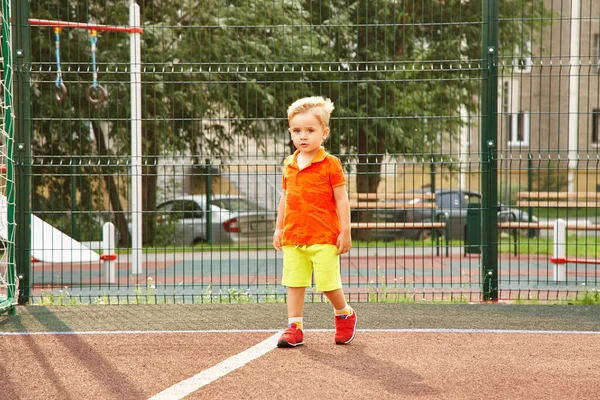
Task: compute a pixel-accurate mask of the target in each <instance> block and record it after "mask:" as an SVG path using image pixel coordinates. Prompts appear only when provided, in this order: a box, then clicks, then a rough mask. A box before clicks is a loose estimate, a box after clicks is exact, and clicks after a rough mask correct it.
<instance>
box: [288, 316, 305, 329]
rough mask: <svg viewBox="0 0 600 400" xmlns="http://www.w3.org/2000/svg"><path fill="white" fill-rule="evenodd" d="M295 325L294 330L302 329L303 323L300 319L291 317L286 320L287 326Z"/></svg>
mask: <svg viewBox="0 0 600 400" xmlns="http://www.w3.org/2000/svg"><path fill="white" fill-rule="evenodd" d="M291 324H296V328H298V329H303V328H304V322H303V321H302V317H292V318H288V325H291Z"/></svg>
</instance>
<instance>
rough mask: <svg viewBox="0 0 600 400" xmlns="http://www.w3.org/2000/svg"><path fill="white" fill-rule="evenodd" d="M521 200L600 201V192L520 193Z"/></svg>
mask: <svg viewBox="0 0 600 400" xmlns="http://www.w3.org/2000/svg"><path fill="white" fill-rule="evenodd" d="M517 197H518V198H519V199H537V200H563V199H578V200H600V192H574V193H569V192H519V194H518V195H517Z"/></svg>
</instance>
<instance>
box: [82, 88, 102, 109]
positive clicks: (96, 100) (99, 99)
mask: <svg viewBox="0 0 600 400" xmlns="http://www.w3.org/2000/svg"><path fill="white" fill-rule="evenodd" d="M94 92H98V93H99V96H98V97H97V98H94V97H93V96H92V94H93V93H94ZM106 95H107V94H106V89H104V87H103V86H102V85H98V86H94V85H90V87H89V88H88V90H86V92H85V97H87V99H88V101H89V102H90V103H91V104H93V105H97V104H100V103H102V102H103V101H104V100H106Z"/></svg>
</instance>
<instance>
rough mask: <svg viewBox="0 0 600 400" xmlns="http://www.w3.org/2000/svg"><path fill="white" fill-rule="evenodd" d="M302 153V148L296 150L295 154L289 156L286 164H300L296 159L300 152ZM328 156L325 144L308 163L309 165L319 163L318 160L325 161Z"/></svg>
mask: <svg viewBox="0 0 600 400" xmlns="http://www.w3.org/2000/svg"><path fill="white" fill-rule="evenodd" d="M299 153H300V150H296V151H295V152H294V154H292V155H291V156H289V157H288V158H287V159H286V160H285V165H291V166H296V167H297V166H298V163H297V162H296V159H297V157H298V154H299ZM326 157H327V152H326V151H325V148H324V147H323V146H321V148H320V149H319V151H318V152H317V154H315V156H314V157H313V159H312V160H311V161H310V162H309V163H308V165H310V164H313V163H317V162H321V161H323V160H324V159H325V158H326Z"/></svg>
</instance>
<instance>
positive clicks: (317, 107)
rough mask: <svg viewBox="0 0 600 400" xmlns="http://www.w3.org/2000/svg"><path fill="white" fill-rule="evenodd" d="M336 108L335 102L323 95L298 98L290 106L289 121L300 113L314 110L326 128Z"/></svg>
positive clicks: (288, 110)
mask: <svg viewBox="0 0 600 400" xmlns="http://www.w3.org/2000/svg"><path fill="white" fill-rule="evenodd" d="M334 108H335V107H334V106H333V102H332V101H331V100H329V99H326V98H324V97H322V96H312V97H304V98H302V99H299V100H296V101H295V102H293V103H292V104H291V105H290V106H289V107H288V109H287V114H288V122H289V121H291V120H292V118H294V117H295V116H296V115H298V114H302V113H305V112H308V111H312V110H314V111H313V113H314V115H315V117H316V118H317V119H318V120H319V122H320V123H321V124H322V125H323V126H324V127H325V128H328V127H329V117H330V116H331V112H332V111H333V109H334ZM315 111H316V112H315Z"/></svg>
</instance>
